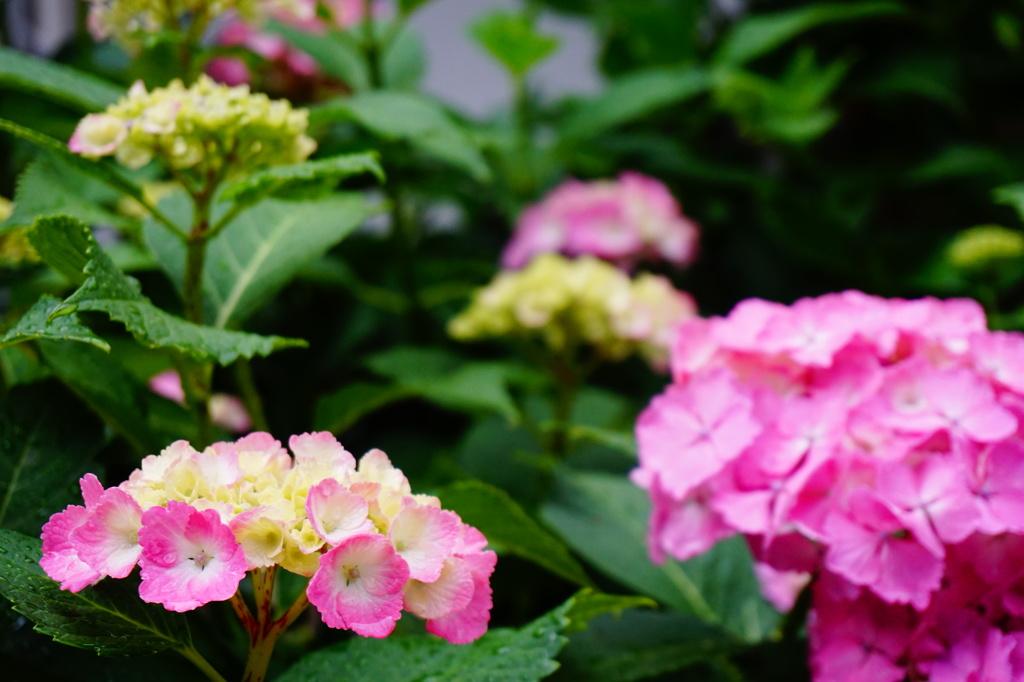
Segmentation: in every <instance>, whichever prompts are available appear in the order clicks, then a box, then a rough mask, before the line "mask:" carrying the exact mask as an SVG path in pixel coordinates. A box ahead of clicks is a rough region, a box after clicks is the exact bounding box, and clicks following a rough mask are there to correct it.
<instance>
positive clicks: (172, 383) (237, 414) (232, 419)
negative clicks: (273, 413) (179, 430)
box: [149, 369, 252, 433]
mask: <svg viewBox="0 0 1024 682" xmlns="http://www.w3.org/2000/svg"><path fill="white" fill-rule="evenodd" d="M149 388H150V390H151V391H153V392H154V393H156V394H157V395H161V396H163V397H165V398H167V399H168V400H173V401H174V402H176V403H178V404H179V405H184V404H185V389H184V388H182V385H181V376H179V374H178V373H177V372H175V371H174V370H173V369H169V370H167V371H166V372H160V373H159V374H155V375H153V376H152V377H150V379H149ZM209 405H210V419H211V420H212V421H213V423H214V424H217V425H218V426H223V427H224V428H225V429H227V430H228V431H230V432H232V433H245V432H246V431H248V430H249V429H251V428H252V418H251V417H250V416H249V412H248V410H246V409H245V404H243V403H242V401H241V399H240V398H238V397H237V396H233V395H227V394H226V393H214V394H213V395H212V396H210V403H209Z"/></svg>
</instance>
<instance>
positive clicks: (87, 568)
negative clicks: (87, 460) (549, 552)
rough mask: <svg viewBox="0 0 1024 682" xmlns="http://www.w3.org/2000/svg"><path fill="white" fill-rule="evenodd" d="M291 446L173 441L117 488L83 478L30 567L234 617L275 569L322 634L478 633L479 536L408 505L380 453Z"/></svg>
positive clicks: (332, 443)
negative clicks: (294, 580) (116, 581)
mask: <svg viewBox="0 0 1024 682" xmlns="http://www.w3.org/2000/svg"><path fill="white" fill-rule="evenodd" d="M289 445H290V447H291V450H292V452H293V453H294V454H295V457H294V458H293V457H292V456H291V455H289V454H288V451H287V450H286V449H285V448H284V447H282V445H281V443H280V442H278V441H277V440H275V439H274V438H273V437H272V436H271V435H270V434H266V433H252V434H249V435H248V436H245V437H244V438H241V439H239V440H237V441H234V442H222V443H215V444H213V445H211V446H210V447H209V448H207V449H206V450H204V451H202V452H199V451H196V450H195V449H193V448H192V447H191V445H189V444H188V443H187V442H185V441H178V442H176V443H173V444H172V445H170V446H169V447H167V448H166V449H164V451H163V452H161V453H160V454H159V455H150V456H149V457H146V458H145V459H144V460H143V461H142V465H141V467H140V468H139V469H136V470H135V471H134V472H132V474H131V475H130V476H129V478H128V480H127V481H125V482H123V483H121V484H120V485H119V486H116V487H113V488H108V489H106V490H104V488H103V486H102V485H101V484H100V482H99V480H98V479H97V478H96V477H95V476H94V475H92V474H87V475H86V476H85V477H83V478H82V481H81V487H82V497H83V500H84V502H85V505H84V506H79V505H72V506H69V507H68V508H67V509H65V510H64V511H62V512H59V513H56V514H54V515H53V516H52V517H51V518H50V521H49V522H48V523H47V524H46V525H45V526H44V527H43V557H42V560H41V562H40V564H41V565H42V567H43V569H44V570H45V571H46V573H47V574H48V575H49V576H50V577H51V578H53V579H54V580H57V581H60V583H61V588H62V589H66V590H70V591H72V592H78V591H80V590H82V589H85V588H86V587H88V586H89V585H91V584H94V583H96V582H97V581H99V580H102V579H104V578H107V577H113V578H123V577H126V576H127V575H129V574H130V573H131V572H132V571H133V569H134V568H135V566H136V565H138V566H139V567H140V573H141V578H142V582H141V584H140V587H139V595H140V596H141V598H142V599H143V600H144V601H147V602H154V603H158V604H162V605H163V606H164V607H165V608H167V609H169V610H172V611H188V610H192V609H195V608H198V607H200V606H202V605H204V604H207V603H209V602H212V601H225V600H232V601H233V603H234V604H235V606H236V610H238V611H239V612H240V615H243V614H244V613H245V610H244V608H243V607H242V606H241V605H240V603H239V602H238V600H241V599H242V598H241V597H240V596H239V592H238V587H239V583H240V582H241V581H242V579H243V578H245V576H246V573H247V572H249V571H252V572H253V575H254V583H255V582H256V580H257V579H258V580H260V581H264V582H262V583H260V584H263V585H264V586H265V585H266V582H265V581H266V580H273V574H274V573H273V572H274V571H275V570H277V569H278V568H280V569H284V570H287V571H291V572H292V573H297V574H299V575H303V576H306V577H309V578H311V580H310V582H309V586H308V588H307V595H308V599H309V602H310V603H312V604H313V605H314V606H315V607H316V608H317V609H319V611H320V613H321V615H322V616H323V620H324V622H325V623H326V624H327V625H329V626H331V627H337V628H348V629H351V630H353V631H355V632H357V633H359V634H362V635H365V636H369V637H386V636H387V635H388V634H389V633H390V632H391V631H392V630H393V629H394V626H395V622H396V621H397V620H398V619H399V618H401V615H402V611H403V609H404V610H405V611H408V612H410V613H413V614H415V615H417V616H419V617H421V618H423V619H424V620H426V621H427V629H428V630H430V631H431V632H434V633H436V634H438V635H439V636H441V637H444V638H446V639H448V640H449V641H452V642H456V643H460V644H461V643H468V642H470V641H473V640H474V639H477V638H478V637H480V636H481V635H482V634H483V633H484V632H485V631H486V630H487V623H488V621H489V620H490V609H491V590H490V577H491V574H492V573H493V571H494V566H495V562H496V560H497V557H496V555H495V553H494V552H493V551H491V550H487V549H485V547H486V545H487V540H486V539H485V538H484V537H483V535H481V534H480V532H479V531H478V530H476V529H475V528H473V527H471V526H467V525H466V524H464V523H463V522H462V520H461V519H460V518H459V517H458V515H456V514H455V513H454V512H451V511H446V510H443V509H441V506H440V501H439V500H438V499H437V498H434V497H430V496H426V495H413V494H412V491H411V489H410V486H409V481H408V480H407V479H406V478H405V476H404V475H403V474H402V472H401V471H400V470H399V469H396V468H395V467H394V466H393V465H392V464H391V461H390V460H389V459H388V457H387V455H386V454H384V453H383V452H381V451H380V450H372V451H370V452H369V453H367V454H366V455H365V456H364V457H363V458H362V459H360V460H359V461H358V462H357V460H356V459H355V457H353V456H352V454H351V453H349V452H348V451H347V450H345V448H343V447H342V446H341V444H340V443H338V441H337V440H336V439H335V438H334V436H332V435H331V434H330V433H326V432H323V433H309V434H301V435H298V436H293V437H292V438H291V440H290V441H289ZM271 584H272V583H271ZM270 592H271V590H268V589H266V588H265V587H264V592H263V594H265V596H266V598H268V599H269V594H270ZM259 594H261V593H259V592H258V591H257V597H256V598H257V600H259V598H260V597H259V596H258V595H259ZM304 605H305V601H300V602H297V606H296V607H295V608H296V609H297V610H296V611H294V612H292V610H289V611H288V612H287V613H286V615H285V616H283V617H286V618H290V619H294V617H296V616H297V615H298V612H299V611H301V608H302V607H303V606H304ZM268 612H269V607H268ZM248 618H249V619H250V620H251V618H252V616H251V615H249V616H248ZM244 621H245V618H243V622H244ZM287 622H291V621H290V620H288V621H287ZM246 625H247V627H250V628H251V632H254V631H257V630H258V629H259V628H260V627H263V626H262V625H260V626H258V627H257V626H255V625H253V624H252V623H247V624H246ZM252 628H255V630H253V629H252Z"/></svg>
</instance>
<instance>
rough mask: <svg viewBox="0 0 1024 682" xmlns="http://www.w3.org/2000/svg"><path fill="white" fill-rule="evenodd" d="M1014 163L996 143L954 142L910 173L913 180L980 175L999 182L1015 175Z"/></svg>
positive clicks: (947, 178)
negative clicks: (993, 146) (991, 145)
mask: <svg viewBox="0 0 1024 682" xmlns="http://www.w3.org/2000/svg"><path fill="white" fill-rule="evenodd" d="M1015 175H1016V172H1015V170H1014V166H1013V164H1012V163H1010V162H1009V160H1008V159H1007V157H1006V156H1005V155H1004V154H1003V153H1002V151H1000V150H997V149H995V148H992V147H987V146H981V145H969V144H950V145H948V146H946V147H943V148H942V150H941V151H940V152H938V153H937V154H936V155H935V156H933V157H932V158H930V159H928V160H927V161H925V162H924V163H922V164H920V165H918V166H916V167H914V168H912V169H911V170H910V171H908V172H907V174H906V176H905V177H906V180H907V181H908V182H911V183H931V182H942V181H947V180H950V179H955V178H966V177H971V176H977V177H981V178H986V179H989V180H992V181H995V182H1004V181H1006V180H1008V179H1013V178H1014V177H1015Z"/></svg>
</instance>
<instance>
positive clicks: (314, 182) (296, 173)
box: [220, 152, 384, 204]
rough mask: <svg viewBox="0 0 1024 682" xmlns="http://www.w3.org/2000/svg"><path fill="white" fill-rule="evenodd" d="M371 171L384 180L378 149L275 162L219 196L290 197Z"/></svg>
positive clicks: (249, 200) (247, 199) (241, 199)
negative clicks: (299, 160)
mask: <svg viewBox="0 0 1024 682" xmlns="http://www.w3.org/2000/svg"><path fill="white" fill-rule="evenodd" d="M363 173H372V174H373V175H375V176H376V177H377V179H378V180H380V181H381V182H384V169H383V168H381V166H380V161H378V159H377V154H376V153H372V152H371V153H361V154H343V155H341V156H332V157H331V158H329V159H316V160H315V161H305V162H303V163H294V164H290V165H287V166H272V167H270V168H265V169H263V170H261V171H257V172H255V173H253V174H251V175H248V176H246V177H244V178H242V179H241V180H236V181H234V182H232V183H229V184H228V185H226V186H225V187H224V189H223V190H221V194H220V199H221V200H223V201H235V202H237V203H240V204H254V203H256V202H257V201H259V200H260V199H269V198H272V197H276V198H288V197H289V195H291V194H295V193H302V192H304V191H307V190H309V189H311V188H321V187H324V186H328V187H329V186H330V185H333V184H334V183H337V182H338V181H339V180H342V179H344V178H347V177H351V176H353V175H360V174H363Z"/></svg>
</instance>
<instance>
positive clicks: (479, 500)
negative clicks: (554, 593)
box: [438, 481, 593, 586]
mask: <svg viewBox="0 0 1024 682" xmlns="http://www.w3.org/2000/svg"><path fill="white" fill-rule="evenodd" d="M438 497H440V498H441V500H442V501H443V502H444V506H445V509H451V510H452V511H454V512H456V513H457V514H458V515H459V516H461V517H462V520H463V521H465V522H466V523H468V524H469V525H471V526H476V527H477V528H479V529H480V531H481V532H482V533H483V534H484V535H485V536H487V540H488V541H489V542H493V543H495V544H496V545H498V546H499V547H501V548H502V549H503V550H505V551H507V552H510V553H512V554H515V555H516V556H519V557H522V558H523V559H526V560H528V561H532V562H533V563H535V564H537V565H538V566H541V567H543V568H546V569H547V570H549V571H551V572H552V573H554V574H555V575H558V576H561V577H563V578H565V579H566V580H568V581H570V582H574V583H576V584H577V585H583V586H591V585H593V583H592V582H591V580H590V578H589V577H588V576H587V574H586V572H585V571H584V570H583V568H582V567H581V566H580V565H579V563H578V562H577V561H576V560H575V559H574V558H573V556H572V554H570V553H569V550H568V549H567V548H566V546H565V545H564V544H563V543H562V542H561V541H560V540H559V539H558V538H556V537H555V536H554V535H552V534H551V533H550V532H548V531H547V530H545V529H544V528H543V527H541V525H540V524H539V523H537V522H536V521H534V520H533V519H532V518H530V516H529V514H527V513H526V512H525V511H523V508H522V507H520V506H519V505H518V504H517V503H516V501H515V500H513V499H512V498H511V497H510V496H509V495H508V493H506V492H505V491H504V490H501V489H500V488H495V487H494V486H491V485H488V484H486V483H483V482H481V481H461V482H459V483H454V484H452V485H450V486H448V487H447V488H445V489H443V490H442V491H440V492H439V493H438Z"/></svg>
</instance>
